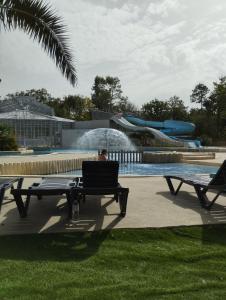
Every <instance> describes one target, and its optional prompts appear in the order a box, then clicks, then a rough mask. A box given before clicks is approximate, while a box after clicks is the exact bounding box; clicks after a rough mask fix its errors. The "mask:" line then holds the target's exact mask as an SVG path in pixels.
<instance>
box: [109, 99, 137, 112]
mask: <svg viewBox="0 0 226 300" xmlns="http://www.w3.org/2000/svg"><path fill="white" fill-rule="evenodd" d="M114 111H115V112H119V113H130V112H131V113H135V112H137V111H138V108H137V107H136V106H135V105H134V104H133V103H132V102H130V101H129V100H128V98H127V97H121V100H120V101H118V103H117V104H116V105H115V107H114Z"/></svg>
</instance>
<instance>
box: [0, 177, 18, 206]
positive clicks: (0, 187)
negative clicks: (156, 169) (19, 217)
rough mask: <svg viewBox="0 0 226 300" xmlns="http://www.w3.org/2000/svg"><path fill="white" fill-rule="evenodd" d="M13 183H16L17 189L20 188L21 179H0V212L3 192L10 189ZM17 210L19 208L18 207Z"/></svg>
mask: <svg viewBox="0 0 226 300" xmlns="http://www.w3.org/2000/svg"><path fill="white" fill-rule="evenodd" d="M15 182H18V185H17V187H20V186H21V184H22V182H23V178H19V177H1V178H0V211H1V208H2V202H3V199H4V196H5V191H6V190H7V189H9V188H11V187H13V184H14V183H15ZM18 209H19V207H18Z"/></svg>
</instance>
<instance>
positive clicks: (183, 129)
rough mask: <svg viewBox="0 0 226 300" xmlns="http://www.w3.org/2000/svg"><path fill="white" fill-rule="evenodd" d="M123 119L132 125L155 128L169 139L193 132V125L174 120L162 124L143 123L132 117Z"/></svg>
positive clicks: (128, 116) (126, 116) (127, 116)
mask: <svg viewBox="0 0 226 300" xmlns="http://www.w3.org/2000/svg"><path fill="white" fill-rule="evenodd" d="M123 117H124V118H125V119H126V120H127V121H128V122H130V123H132V124H133V125H136V126H142V127H150V128H155V129H158V130H160V131H161V132H163V133H165V134H166V135H168V136H171V137H172V136H180V135H190V134H192V133H193V132H194V130H195V125H194V124H193V123H189V122H183V121H174V120H166V121H163V122H158V121H145V120H143V119H140V118H137V117H134V116H132V115H124V116H123Z"/></svg>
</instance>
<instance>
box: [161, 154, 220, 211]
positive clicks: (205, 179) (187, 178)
mask: <svg viewBox="0 0 226 300" xmlns="http://www.w3.org/2000/svg"><path fill="white" fill-rule="evenodd" d="M164 177H165V179H166V181H167V184H168V186H169V189H170V192H171V194H172V195H177V194H178V192H179V191H180V188H181V186H182V184H183V183H186V184H189V185H191V186H193V187H194V189H195V192H196V194H197V197H198V199H199V201H200V204H201V206H202V207H203V208H206V209H210V208H211V207H212V206H213V204H214V203H215V202H216V200H217V198H218V197H219V196H220V195H221V194H223V193H225V192H226V160H225V161H224V162H223V164H222V165H221V167H220V168H219V169H218V171H217V173H216V174H215V175H213V176H212V177H211V176H210V175H196V174H194V175H184V176H171V175H167V176H164ZM172 179H176V180H179V181H180V183H179V185H178V187H177V188H176V189H175V188H174V186H173V183H172ZM211 190H212V191H215V192H216V195H215V197H214V198H213V199H212V200H210V199H209V198H208V196H207V192H209V191H211Z"/></svg>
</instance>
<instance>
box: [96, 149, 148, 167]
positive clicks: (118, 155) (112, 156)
mask: <svg viewBox="0 0 226 300" xmlns="http://www.w3.org/2000/svg"><path fill="white" fill-rule="evenodd" d="M100 153H101V151H100V150H99V151H98V155H100ZM107 156H108V160H116V161H118V162H119V163H134V164H136V163H137V164H138V163H142V162H143V151H137V150H134V151H133V150H131V151H127V150H126V151H125V150H120V151H111V150H110V151H108V154H107Z"/></svg>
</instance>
